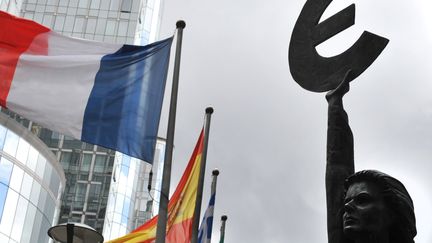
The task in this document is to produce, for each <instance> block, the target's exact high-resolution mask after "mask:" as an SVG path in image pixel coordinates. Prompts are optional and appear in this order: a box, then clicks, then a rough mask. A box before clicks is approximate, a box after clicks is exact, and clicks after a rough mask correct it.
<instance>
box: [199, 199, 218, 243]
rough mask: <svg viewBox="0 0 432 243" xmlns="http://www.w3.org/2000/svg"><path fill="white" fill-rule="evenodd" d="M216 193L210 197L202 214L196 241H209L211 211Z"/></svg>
mask: <svg viewBox="0 0 432 243" xmlns="http://www.w3.org/2000/svg"><path fill="white" fill-rule="evenodd" d="M215 199H216V193H214V194H213V195H212V196H211V197H210V202H209V206H208V208H207V210H206V212H205V214H204V217H203V220H202V222H201V226H200V228H199V231H198V243H210V241H211V234H212V228H213V211H214V205H215Z"/></svg>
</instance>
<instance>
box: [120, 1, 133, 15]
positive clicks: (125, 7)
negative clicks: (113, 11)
mask: <svg viewBox="0 0 432 243" xmlns="http://www.w3.org/2000/svg"><path fill="white" fill-rule="evenodd" d="M131 8H132V0H123V1H122V3H121V9H120V11H122V12H125V13H130V11H131Z"/></svg>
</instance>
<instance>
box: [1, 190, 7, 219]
mask: <svg viewBox="0 0 432 243" xmlns="http://www.w3.org/2000/svg"><path fill="white" fill-rule="evenodd" d="M7 191H8V187H7V186H6V185H5V184H2V183H0V222H1V219H2V215H3V209H4V205H5V202H6V195H7Z"/></svg>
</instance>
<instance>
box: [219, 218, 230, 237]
mask: <svg viewBox="0 0 432 243" xmlns="http://www.w3.org/2000/svg"><path fill="white" fill-rule="evenodd" d="M227 219H228V216H226V215H222V217H221V221H222V225H221V234H220V240H219V243H224V241H225V223H226V221H227Z"/></svg>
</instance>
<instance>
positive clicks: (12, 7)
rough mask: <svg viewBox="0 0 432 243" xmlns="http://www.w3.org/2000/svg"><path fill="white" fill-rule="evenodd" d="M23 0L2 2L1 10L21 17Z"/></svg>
mask: <svg viewBox="0 0 432 243" xmlns="http://www.w3.org/2000/svg"><path fill="white" fill-rule="evenodd" d="M22 1H23V0H0V10H2V11H6V12H9V13H11V14H13V15H17V16H18V15H19V14H20V10H21V5H22Z"/></svg>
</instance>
